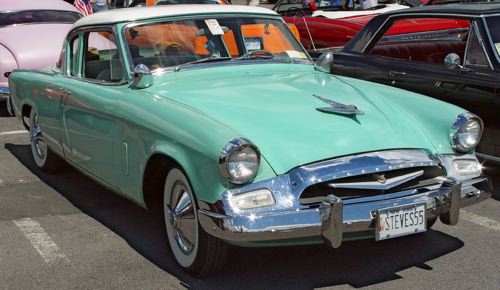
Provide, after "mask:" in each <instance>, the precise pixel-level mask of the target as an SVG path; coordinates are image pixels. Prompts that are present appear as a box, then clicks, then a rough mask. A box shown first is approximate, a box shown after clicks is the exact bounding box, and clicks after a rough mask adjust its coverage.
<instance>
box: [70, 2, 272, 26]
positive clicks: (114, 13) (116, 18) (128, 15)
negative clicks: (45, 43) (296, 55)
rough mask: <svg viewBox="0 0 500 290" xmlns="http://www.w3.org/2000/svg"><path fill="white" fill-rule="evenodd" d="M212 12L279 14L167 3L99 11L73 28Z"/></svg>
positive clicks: (239, 7)
mask: <svg viewBox="0 0 500 290" xmlns="http://www.w3.org/2000/svg"><path fill="white" fill-rule="evenodd" d="M211 13H244V14H249V13H253V14H264V15H278V14H277V13H276V12H275V11H273V10H270V9H267V8H262V7H254V6H243V5H213V4H212V5H210V4H201V5H195V4H192V5H167V6H152V7H135V8H123V9H114V10H110V11H107V12H98V13H94V14H91V15H88V16H85V17H83V18H81V19H80V20H78V21H76V22H75V24H74V25H73V28H76V27H81V26H89V25H99V24H106V23H119V22H130V21H135V20H142V19H150V18H158V17H168V16H177V15H193V14H211Z"/></svg>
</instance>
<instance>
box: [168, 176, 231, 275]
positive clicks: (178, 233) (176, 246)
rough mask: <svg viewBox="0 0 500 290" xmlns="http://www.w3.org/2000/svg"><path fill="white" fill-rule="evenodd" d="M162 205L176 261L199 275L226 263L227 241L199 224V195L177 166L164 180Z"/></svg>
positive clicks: (215, 270)
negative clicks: (197, 197)
mask: <svg viewBox="0 0 500 290" xmlns="http://www.w3.org/2000/svg"><path fill="white" fill-rule="evenodd" d="M163 208H164V217H165V227H166V231H167V237H168V241H169V244H170V249H171V250H172V254H173V256H174V257H175V259H176V261H177V263H178V264H179V265H180V266H181V267H182V268H183V269H184V270H185V271H186V272H188V273H190V274H192V275H194V276H197V277H206V276H211V275H213V274H215V273H217V272H219V271H220V270H221V269H222V267H223V266H224V262H225V260H226V257H227V253H228V245H227V244H226V243H224V242H223V241H221V240H219V239H217V238H215V237H213V236H211V235H209V234H207V233H205V231H204V230H203V228H202V227H201V226H200V224H199V219H198V206H197V202H196V197H195V195H194V193H193V191H192V189H191V186H190V184H189V180H188V179H187V177H186V176H185V175H184V173H183V172H182V171H181V170H180V169H178V168H174V169H172V170H170V172H169V173H168V175H167V178H166V180H165V187H164V198H163Z"/></svg>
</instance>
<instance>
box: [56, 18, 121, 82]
mask: <svg viewBox="0 0 500 290" xmlns="http://www.w3.org/2000/svg"><path fill="white" fill-rule="evenodd" d="M102 30H111V31H112V33H113V35H114V37H115V40H116V51H117V52H118V59H119V62H120V66H121V68H122V71H123V77H122V80H121V81H119V82H107V81H99V80H95V79H91V78H85V77H83V74H82V72H83V65H84V59H83V57H84V56H83V51H84V49H83V48H84V45H85V42H84V41H85V40H84V39H83V38H82V37H83V34H84V33H87V32H96V31H102ZM77 34H78V38H79V40H78V45H79V47H80V48H81V49H80V51H79V52H78V54H79V55H78V60H79V65H78V73H77V76H71V75H70V74H69V71H68V69H69V67H66V69H65V73H64V76H65V77H66V78H68V79H72V80H78V81H83V82H86V83H92V84H97V85H103V86H122V85H124V84H127V83H129V81H130V77H129V76H128V75H127V74H126V73H127V71H126V70H125V65H124V63H123V57H122V53H121V49H120V47H121V43H120V41H119V38H118V33H117V31H116V27H115V26H114V25H93V26H84V27H78V28H76V29H74V30H72V31H70V32H69V33H68V37H66V40H65V42H66V44H67V45H68V46H69V45H71V43H70V42H69V41H68V39H73V37H74V36H75V35H77ZM68 46H66V50H67V51H68V53H67V55H66V61H65V65H66V64H67V63H68V61H67V60H68V58H69V54H70V53H69V51H70V50H68V49H67V48H68Z"/></svg>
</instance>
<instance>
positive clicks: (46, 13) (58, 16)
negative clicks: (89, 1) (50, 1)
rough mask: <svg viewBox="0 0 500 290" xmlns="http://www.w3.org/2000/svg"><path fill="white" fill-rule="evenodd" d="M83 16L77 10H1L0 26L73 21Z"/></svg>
mask: <svg viewBox="0 0 500 290" xmlns="http://www.w3.org/2000/svg"><path fill="white" fill-rule="evenodd" d="M80 17H81V15H80V14H78V13H77V12H72V11H62V10H24V11H9V12H0V27H2V26H8V25H14V24H16V25H18V24H33V23H73V22H75V21H77V20H78V19H79V18H80Z"/></svg>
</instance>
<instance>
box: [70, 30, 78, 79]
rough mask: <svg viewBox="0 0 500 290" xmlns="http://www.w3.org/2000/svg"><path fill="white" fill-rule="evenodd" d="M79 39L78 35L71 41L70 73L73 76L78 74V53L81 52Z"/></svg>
mask: <svg viewBox="0 0 500 290" xmlns="http://www.w3.org/2000/svg"><path fill="white" fill-rule="evenodd" d="M79 40H80V38H79V37H78V36H75V37H74V38H72V39H71V40H70V41H69V49H70V52H69V67H68V69H69V72H68V73H69V75H70V76H73V77H77V76H78V54H79V45H78V44H79Z"/></svg>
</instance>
